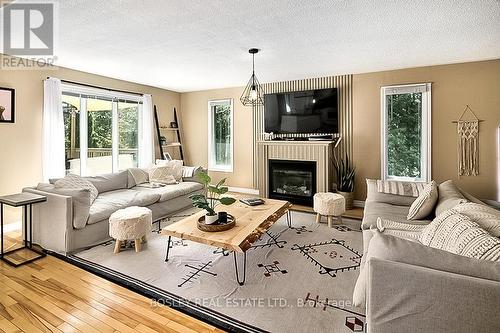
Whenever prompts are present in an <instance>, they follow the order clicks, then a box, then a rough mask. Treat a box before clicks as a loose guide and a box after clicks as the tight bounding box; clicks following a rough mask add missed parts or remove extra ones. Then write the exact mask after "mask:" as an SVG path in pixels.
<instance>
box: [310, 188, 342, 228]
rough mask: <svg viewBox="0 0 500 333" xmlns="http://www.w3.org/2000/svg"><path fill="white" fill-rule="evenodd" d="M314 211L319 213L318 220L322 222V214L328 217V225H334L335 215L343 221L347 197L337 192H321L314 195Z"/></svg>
mask: <svg viewBox="0 0 500 333" xmlns="http://www.w3.org/2000/svg"><path fill="white" fill-rule="evenodd" d="M313 200H314V211H315V212H316V213H317V215H316V222H317V223H320V222H321V215H323V216H326V217H327V219H328V227H329V228H331V227H332V221H333V217H335V218H337V220H338V221H339V222H340V221H342V214H344V213H345V199H344V197H343V196H341V195H340V194H337V193H329V192H319V193H316V194H315V195H314V198H313Z"/></svg>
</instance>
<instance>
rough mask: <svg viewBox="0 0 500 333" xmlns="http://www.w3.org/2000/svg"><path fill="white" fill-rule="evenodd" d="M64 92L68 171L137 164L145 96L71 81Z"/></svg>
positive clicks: (99, 170)
mask: <svg viewBox="0 0 500 333" xmlns="http://www.w3.org/2000/svg"><path fill="white" fill-rule="evenodd" d="M62 91H63V93H62V104H63V113H64V129H65V162H66V173H74V174H78V175H82V176H92V175H97V174H103V173H110V172H117V171H121V170H125V169H128V168H132V167H137V165H138V154H139V142H138V140H139V118H140V117H139V115H140V112H141V110H142V99H143V98H142V96H140V95H133V94H124V93H119V92H113V91H108V90H103V89H94V88H88V87H83V86H77V85H70V84H64V85H63V86H62Z"/></svg>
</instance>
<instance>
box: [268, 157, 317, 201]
mask: <svg viewBox="0 0 500 333" xmlns="http://www.w3.org/2000/svg"><path fill="white" fill-rule="evenodd" d="M314 193H316V162H312V161H294V160H269V197H270V198H274V199H281V200H288V201H290V202H292V203H296V204H301V205H308V206H312V202H313V195H314Z"/></svg>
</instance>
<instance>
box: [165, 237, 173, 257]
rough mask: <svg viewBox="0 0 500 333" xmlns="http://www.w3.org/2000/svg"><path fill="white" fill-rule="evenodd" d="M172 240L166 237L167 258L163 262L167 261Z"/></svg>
mask: <svg viewBox="0 0 500 333" xmlns="http://www.w3.org/2000/svg"><path fill="white" fill-rule="evenodd" d="M171 240H172V236H168V242H167V256H166V257H165V262H167V261H168V253H169V252H170V242H171Z"/></svg>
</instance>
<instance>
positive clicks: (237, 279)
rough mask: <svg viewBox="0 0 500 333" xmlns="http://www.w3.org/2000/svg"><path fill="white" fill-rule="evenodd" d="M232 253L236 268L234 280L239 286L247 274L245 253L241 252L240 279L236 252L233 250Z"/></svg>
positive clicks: (243, 282)
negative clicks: (241, 274)
mask: <svg viewBox="0 0 500 333" xmlns="http://www.w3.org/2000/svg"><path fill="white" fill-rule="evenodd" d="M233 255H234V268H235V269H236V281H237V282H238V284H239V285H240V286H242V285H244V284H245V279H246V275H247V253H246V252H243V279H242V280H240V274H239V273H238V261H237V260H236V252H233Z"/></svg>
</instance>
